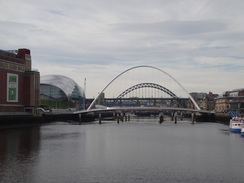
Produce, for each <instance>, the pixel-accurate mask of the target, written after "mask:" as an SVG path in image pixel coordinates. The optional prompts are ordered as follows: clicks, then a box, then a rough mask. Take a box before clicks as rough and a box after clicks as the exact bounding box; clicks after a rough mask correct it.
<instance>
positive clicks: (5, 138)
mask: <svg viewBox="0 0 244 183" xmlns="http://www.w3.org/2000/svg"><path fill="white" fill-rule="evenodd" d="M39 149H40V128H39V127H35V128H23V129H7V130H1V131H0V180H2V179H6V176H7V180H9V181H11V180H12V181H14V180H15V177H22V178H23V179H24V178H25V177H26V176H27V177H29V176H28V175H27V174H26V172H28V174H29V173H31V170H32V168H33V166H34V164H35V162H36V160H37V159H38V157H37V156H38V152H39ZM28 179H29V178H28ZM15 181H16V180H15Z"/></svg>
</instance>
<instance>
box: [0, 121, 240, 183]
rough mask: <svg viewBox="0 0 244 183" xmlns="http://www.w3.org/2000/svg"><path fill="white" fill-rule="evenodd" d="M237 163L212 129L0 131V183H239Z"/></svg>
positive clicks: (233, 146)
mask: <svg viewBox="0 0 244 183" xmlns="http://www.w3.org/2000/svg"><path fill="white" fill-rule="evenodd" d="M243 155H244V138H241V137H240V134H233V133H230V132H229V131H228V126H226V125H224V124H219V123H208V122H206V123H197V124H194V125H192V124H191V123H190V121H179V122H178V123H177V124H174V123H173V122H172V121H166V122H164V123H162V124H159V123H158V119H155V118H134V119H131V121H130V122H124V123H120V124H117V123H116V122H114V121H105V122H103V124H102V125H99V124H98V123H90V124H86V125H79V124H72V123H65V122H55V123H50V124H45V125H42V126H40V127H28V128H19V129H8V130H6V129H5V130H0V182H8V183H11V182H16V183H17V182H18V183H29V182H34V183H43V182H45V183H46V182H51V183H56V182H57V183H62V182H65V183H66V182H69V183H80V182H81V183H103V182H104V183H113V182H119V183H122V182H123V183H125V182H128V183H134V182H135V183H137V182H138V183H144V182H145V183H148V182H153V183H154V182H156V183H158V182H192V183H193V182H194V183H195V182H198V183H203V182H215V183H216V182H222V183H223V182H243V181H244V174H243V168H244V157H243Z"/></svg>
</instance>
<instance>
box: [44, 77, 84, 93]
mask: <svg viewBox="0 0 244 183" xmlns="http://www.w3.org/2000/svg"><path fill="white" fill-rule="evenodd" d="M40 83H41V84H49V85H53V86H56V87H58V88H60V89H61V90H62V91H63V92H64V93H65V94H66V96H69V95H71V94H72V93H73V92H74V89H75V88H76V89H77V90H78V94H79V95H80V96H81V97H83V96H85V93H84V90H83V89H82V88H81V87H80V86H79V85H78V84H77V83H76V82H75V81H74V80H73V79H71V78H69V77H66V76H63V75H44V76H41V81H40Z"/></svg>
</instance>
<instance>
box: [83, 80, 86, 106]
mask: <svg viewBox="0 0 244 183" xmlns="http://www.w3.org/2000/svg"><path fill="white" fill-rule="evenodd" d="M82 108H83V110H85V109H86V78H85V80H84V95H83V107H82Z"/></svg>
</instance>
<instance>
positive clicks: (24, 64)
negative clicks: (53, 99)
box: [0, 49, 40, 114]
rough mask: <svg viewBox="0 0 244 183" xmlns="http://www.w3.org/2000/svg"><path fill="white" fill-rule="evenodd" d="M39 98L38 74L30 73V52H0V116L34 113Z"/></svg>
mask: <svg viewBox="0 0 244 183" xmlns="http://www.w3.org/2000/svg"><path fill="white" fill-rule="evenodd" d="M39 96H40V73H39V72H37V71H32V68H31V55H30V50H28V49H18V50H12V51H4V50H0V114H1V113H2V114H4V113H7V112H32V113H34V112H35V108H36V107H38V106H39Z"/></svg>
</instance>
